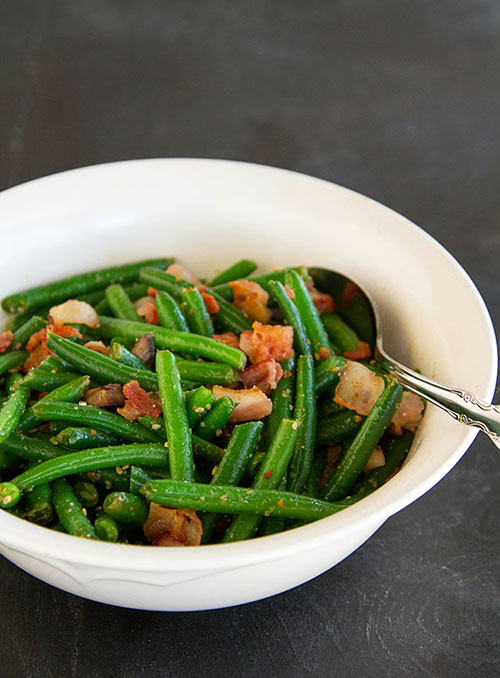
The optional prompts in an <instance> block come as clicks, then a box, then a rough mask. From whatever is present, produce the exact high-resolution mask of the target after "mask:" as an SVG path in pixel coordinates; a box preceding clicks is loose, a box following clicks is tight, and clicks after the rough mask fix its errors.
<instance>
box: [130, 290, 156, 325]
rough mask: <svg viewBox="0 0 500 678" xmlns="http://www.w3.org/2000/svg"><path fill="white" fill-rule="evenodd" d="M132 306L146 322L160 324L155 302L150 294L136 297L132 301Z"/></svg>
mask: <svg viewBox="0 0 500 678" xmlns="http://www.w3.org/2000/svg"><path fill="white" fill-rule="evenodd" d="M134 306H135V310H136V311H137V313H138V315H140V316H142V317H143V318H144V320H145V321H146V322H147V323H149V324H150V325H159V324H160V320H159V318H158V313H157V311H156V305H155V302H154V301H153V299H151V297H150V296H147V297H141V298H140V299H137V301H135V302H134Z"/></svg>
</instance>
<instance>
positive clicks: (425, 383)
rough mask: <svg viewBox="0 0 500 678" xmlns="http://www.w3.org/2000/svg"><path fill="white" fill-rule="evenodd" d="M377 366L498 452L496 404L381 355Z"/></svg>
mask: <svg viewBox="0 0 500 678" xmlns="http://www.w3.org/2000/svg"><path fill="white" fill-rule="evenodd" d="M378 365H379V366H380V367H382V368H383V369H384V370H385V371H386V372H388V373H389V374H390V375H391V376H393V377H394V378H395V379H396V380H397V381H399V382H400V383H401V384H402V385H403V386H405V387H406V388H407V389H408V390H409V391H413V393H416V394H417V395H419V396H420V397H421V398H424V400H427V401H428V402H430V403H432V404H433V405H437V406H438V407H440V408H441V409H442V410H444V411H445V412H447V413H448V414H449V415H451V416H452V417H453V418H454V419H456V420H457V421H460V422H461V423H462V424H467V425H468V426H474V427H476V428H478V429H480V430H481V431H483V433H486V435H487V436H489V438H490V440H491V441H492V442H493V443H494V444H495V445H496V446H497V447H498V448H499V449H500V405H492V404H490V403H487V402H485V401H484V400H481V399H480V398H477V397H476V396H475V395H474V394H473V393H471V392H470V391H465V390H463V389H460V388H450V387H448V386H442V385H441V384H438V383H437V382H435V381H432V379H428V378H427V377H424V376H422V375H421V374H418V373H417V372H414V371H413V370H410V369H409V368H408V367H405V366H404V365H401V363H398V362H396V361H395V360H392V359H391V358H389V357H388V356H385V355H381V357H380V360H379V362H378Z"/></svg>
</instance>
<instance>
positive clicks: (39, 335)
mask: <svg viewBox="0 0 500 678" xmlns="http://www.w3.org/2000/svg"><path fill="white" fill-rule="evenodd" d="M40 344H43V345H44V346H45V345H46V344H47V328H46V327H42V329H41V330H38V332H35V333H34V334H32V335H31V337H30V338H29V339H28V343H27V344H26V350H27V351H28V353H31V352H32V351H33V350H34V349H35V348H36V347H37V346H39V345H40Z"/></svg>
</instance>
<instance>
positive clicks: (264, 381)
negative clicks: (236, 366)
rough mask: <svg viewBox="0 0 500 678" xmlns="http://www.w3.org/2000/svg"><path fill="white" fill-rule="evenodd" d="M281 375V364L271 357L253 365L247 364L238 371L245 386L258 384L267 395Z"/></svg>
mask: <svg viewBox="0 0 500 678" xmlns="http://www.w3.org/2000/svg"><path fill="white" fill-rule="evenodd" d="M282 376H283V369H282V367H281V365H280V364H279V363H277V362H276V361H275V360H273V359H272V358H271V360H263V361H262V362H260V363H256V364H255V365H249V366H248V367H246V368H245V369H244V370H242V371H241V372H240V379H241V381H242V383H243V386H244V387H245V388H250V387H251V386H258V387H259V388H260V390H261V391H262V392H263V393H265V394H266V395H269V394H270V393H271V391H272V390H273V389H275V388H276V386H277V385H278V382H279V380H280V379H281V377H282Z"/></svg>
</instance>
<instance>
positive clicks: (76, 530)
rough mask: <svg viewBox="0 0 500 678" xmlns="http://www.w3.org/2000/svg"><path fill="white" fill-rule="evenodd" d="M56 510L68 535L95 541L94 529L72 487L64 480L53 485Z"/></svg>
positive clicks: (57, 480)
mask: <svg viewBox="0 0 500 678" xmlns="http://www.w3.org/2000/svg"><path fill="white" fill-rule="evenodd" d="M52 492H53V502H54V509H55V511H56V513H57V517H58V518H59V520H60V521H61V524H62V526H63V527H64V529H65V530H66V532H67V533H68V534H73V535H75V536H76V537H85V538H86V539H95V532H94V528H93V527H92V524H91V522H90V520H89V519H88V518H87V516H86V515H85V514H84V512H83V510H82V507H81V505H80V504H79V502H78V499H77V498H76V497H75V493H74V492H73V490H72V489H71V486H70V484H69V483H68V482H66V480H64V479H63V478H58V479H56V480H54V482H53V483H52Z"/></svg>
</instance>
